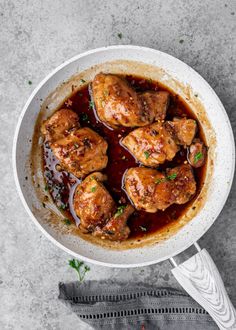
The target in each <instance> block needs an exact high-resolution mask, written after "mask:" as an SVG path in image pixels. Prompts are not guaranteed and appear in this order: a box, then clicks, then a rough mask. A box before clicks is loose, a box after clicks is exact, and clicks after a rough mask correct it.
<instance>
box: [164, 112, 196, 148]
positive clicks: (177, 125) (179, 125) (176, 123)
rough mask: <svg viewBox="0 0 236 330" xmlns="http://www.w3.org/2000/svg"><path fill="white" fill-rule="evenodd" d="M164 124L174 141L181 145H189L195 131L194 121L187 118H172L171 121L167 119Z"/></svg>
mask: <svg viewBox="0 0 236 330" xmlns="http://www.w3.org/2000/svg"><path fill="white" fill-rule="evenodd" d="M165 126H166V128H167V129H168V130H169V132H170V133H171V134H172V136H173V137H174V139H175V141H176V143H177V144H180V145H183V146H189V145H190V144H191V143H192V141H193V139H194V136H195V134H196V131H197V123H196V121H195V120H194V119H188V118H174V119H173V121H167V122H166V124H165Z"/></svg>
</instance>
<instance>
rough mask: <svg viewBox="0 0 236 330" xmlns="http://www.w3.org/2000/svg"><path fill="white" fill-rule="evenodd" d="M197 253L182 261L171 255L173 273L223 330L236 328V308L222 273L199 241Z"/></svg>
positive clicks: (196, 245)
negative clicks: (178, 263)
mask: <svg viewBox="0 0 236 330" xmlns="http://www.w3.org/2000/svg"><path fill="white" fill-rule="evenodd" d="M195 247H196V248H197V250H198V253H196V254H195V255H193V256H192V257H191V258H189V259H188V260H186V261H184V262H183V263H181V264H180V265H177V263H176V261H175V260H174V258H170V260H171V262H172V264H173V265H174V266H175V267H174V268H173V269H172V273H173V275H174V277H175V278H176V280H177V281H178V282H179V283H180V285H181V286H182V287H183V288H184V289H185V291H187V293H188V294H189V295H190V296H191V297H192V298H193V299H194V300H196V301H197V302H198V303H199V304H200V305H201V306H202V307H203V308H204V309H205V310H206V311H207V312H208V313H209V314H210V315H211V317H212V318H213V320H214V321H215V322H216V324H217V325H218V327H219V328H220V329H222V330H226V329H227V330H229V329H230V330H233V329H236V311H235V309H234V306H233V305H232V303H231V301H230V299H229V296H228V294H227V292H226V290H225V287H224V283H223V281H222V278H221V276H220V273H219V271H218V269H217V267H216V265H215V263H214V261H213V260H212V258H211V256H210V255H209V253H208V252H207V250H206V249H201V248H200V247H199V245H198V244H197V243H195Z"/></svg>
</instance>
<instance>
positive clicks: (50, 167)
mask: <svg viewBox="0 0 236 330" xmlns="http://www.w3.org/2000/svg"><path fill="white" fill-rule="evenodd" d="M125 78H126V79H127V80H128V81H129V82H130V84H131V85H132V86H133V87H134V88H135V89H136V91H146V90H154V91H159V90H168V89H167V88H165V87H164V86H162V85H160V84H159V83H157V82H154V81H151V80H146V79H143V78H141V77H135V76H125ZM168 92H169V93H170V94H171V101H170V105H169V108H168V111H167V117H166V119H167V120H171V119H173V117H175V116H178V117H184V116H186V117H188V118H192V119H195V120H197V119H196V116H195V115H194V114H193V112H192V111H191V109H190V108H189V107H188V106H187V104H186V103H185V102H184V101H183V100H181V99H180V98H179V97H178V95H175V94H173V93H172V92H171V91H169V90H168ZM65 107H66V108H69V109H71V110H73V111H75V112H76V113H77V114H78V115H79V118H80V124H81V126H82V127H90V128H92V129H93V130H95V131H96V132H97V133H98V134H100V135H101V136H102V137H103V138H104V139H105V140H107V142H108V145H109V147H108V159H109V161H108V165H107V167H106V168H105V169H104V170H103V171H102V172H103V173H104V174H106V175H107V177H108V180H107V182H105V185H106V187H107V189H108V191H109V192H110V193H111V195H112V196H113V198H114V200H115V201H116V203H117V204H118V205H119V204H125V203H127V202H129V200H128V197H127V195H126V193H125V191H124V190H123V189H122V177H123V174H124V172H125V171H126V170H127V169H128V168H130V167H136V166H139V163H138V162H136V160H135V159H134V157H133V156H132V155H131V154H130V153H129V152H128V151H127V150H126V149H125V148H124V147H122V146H121V145H120V140H121V139H122V138H123V137H124V136H126V135H127V134H128V133H129V132H130V131H131V130H132V128H120V129H117V130H112V129H109V128H108V127H106V126H105V125H103V124H102V123H101V122H99V121H98V120H97V117H96V114H95V112H94V109H93V103H92V102H91V98H90V93H89V86H88V85H86V86H84V87H83V88H82V89H81V90H80V91H79V92H76V93H75V94H74V95H72V96H71V97H70V98H69V99H68V100H67V101H66V102H65V103H64V104H63V106H62V107H61V108H65ZM198 128H199V129H198V132H197V134H196V137H199V138H200V139H201V140H203V141H204V142H205V137H204V134H203V132H202V130H201V127H200V125H199V123H198ZM43 156H44V175H45V180H46V186H45V189H46V190H49V192H50V194H51V196H52V198H53V200H54V202H55V204H56V205H57V206H58V207H59V208H60V210H61V211H62V212H63V213H64V215H65V217H66V218H69V219H70V220H71V221H75V222H76V224H77V225H78V224H79V219H78V218H77V217H76V216H75V214H74V212H73V209H72V198H73V192H74V189H75V187H76V185H77V184H79V182H80V180H79V179H78V178H76V177H75V176H73V175H72V174H70V173H67V172H65V171H58V166H59V162H58V160H57V159H56V158H55V157H54V155H53V153H52V151H51V149H50V148H49V146H48V145H46V144H45V145H44V148H43ZM186 156H187V153H186V149H184V148H183V147H181V149H180V151H179V152H178V153H177V155H176V156H175V158H174V159H173V160H172V161H171V162H165V163H164V164H163V165H160V166H159V167H158V169H159V170H164V169H166V168H168V167H169V168H170V167H175V166H177V165H179V164H182V163H183V162H184V161H186ZM206 163H207V162H206V161H205V165H204V166H202V167H200V168H196V169H195V168H194V169H193V171H194V175H195V179H196V182H197V192H196V194H195V196H194V197H193V198H192V200H191V201H189V202H188V203H186V204H184V205H177V204H174V205H171V206H170V207H168V208H167V209H166V210H165V211H158V212H156V213H147V212H145V211H135V212H134V213H133V214H132V215H131V216H130V218H129V220H128V225H129V227H130V229H131V234H130V238H141V237H142V236H143V235H147V234H150V233H154V232H157V231H158V230H159V229H161V228H163V227H165V226H166V225H169V224H170V223H173V222H175V221H178V219H179V217H180V216H181V215H183V214H184V213H185V212H186V210H187V209H188V208H189V207H190V206H191V204H192V203H193V201H194V199H195V198H196V197H197V196H198V194H199V192H200V190H201V187H202V184H203V181H204V177H205V172H206Z"/></svg>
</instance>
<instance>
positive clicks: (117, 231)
mask: <svg viewBox="0 0 236 330" xmlns="http://www.w3.org/2000/svg"><path fill="white" fill-rule="evenodd" d="M105 180H106V176H104V175H103V174H102V173H99V172H95V173H93V174H90V175H89V176H87V177H86V179H85V180H84V181H83V182H82V183H81V184H80V185H78V187H77V188H76V191H75V194H74V202H73V204H74V210H75V212H76V214H77V216H78V217H79V218H80V228H81V229H82V230H83V231H86V232H92V233H93V235H95V236H99V237H101V238H102V239H105V238H107V239H110V240H117V241H120V240H124V239H126V238H128V236H129V233H130V230H129V227H128V226H127V224H126V222H127V219H128V217H129V216H130V215H131V214H132V213H133V211H134V208H133V207H132V206H131V205H123V206H119V207H118V208H117V207H116V204H115V202H114V201H113V199H112V197H111V195H110V194H109V192H108V191H107V189H106V188H105V187H104V185H103V183H102V182H103V181H105Z"/></svg>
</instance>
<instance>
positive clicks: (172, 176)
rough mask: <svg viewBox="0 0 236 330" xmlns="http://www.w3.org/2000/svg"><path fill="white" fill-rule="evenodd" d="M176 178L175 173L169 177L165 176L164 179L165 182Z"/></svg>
mask: <svg viewBox="0 0 236 330" xmlns="http://www.w3.org/2000/svg"><path fill="white" fill-rule="evenodd" d="M176 177H177V173H172V174H170V175H167V177H166V179H167V180H174V179H176Z"/></svg>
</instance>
